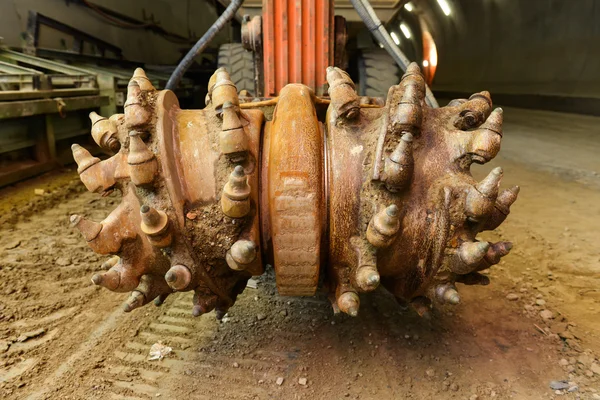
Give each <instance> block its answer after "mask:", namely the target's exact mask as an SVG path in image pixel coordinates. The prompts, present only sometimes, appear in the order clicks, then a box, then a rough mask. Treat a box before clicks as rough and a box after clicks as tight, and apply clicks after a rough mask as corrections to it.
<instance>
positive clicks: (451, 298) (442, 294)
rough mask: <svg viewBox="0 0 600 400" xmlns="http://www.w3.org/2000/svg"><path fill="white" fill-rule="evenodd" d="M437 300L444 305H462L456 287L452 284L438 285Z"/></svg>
mask: <svg viewBox="0 0 600 400" xmlns="http://www.w3.org/2000/svg"><path fill="white" fill-rule="evenodd" d="M435 294H436V297H437V299H438V300H439V301H440V302H442V303H448V304H453V305H456V304H458V303H460V295H459V294H458V290H456V287H455V286H454V285H452V284H450V283H446V284H442V285H438V286H437V287H436V289H435Z"/></svg>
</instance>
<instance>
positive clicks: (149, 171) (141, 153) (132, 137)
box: [127, 131, 158, 186]
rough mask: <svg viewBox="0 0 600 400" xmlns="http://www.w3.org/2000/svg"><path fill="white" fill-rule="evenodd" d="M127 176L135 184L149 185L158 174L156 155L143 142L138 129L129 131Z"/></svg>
mask: <svg viewBox="0 0 600 400" xmlns="http://www.w3.org/2000/svg"><path fill="white" fill-rule="evenodd" d="M127 164H128V165H129V176H130V177H131V181H132V182H133V183H134V184H135V185H136V186H145V185H150V184H152V183H153V182H154V179H155V178H156V175H157V174H158V162H157V161H156V156H155V155H154V153H153V152H152V151H150V149H149V148H148V146H146V144H145V143H144V141H143V140H142V138H141V137H140V134H139V132H138V131H131V132H129V155H128V156H127Z"/></svg>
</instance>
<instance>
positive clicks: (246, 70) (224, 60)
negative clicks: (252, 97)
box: [218, 43, 255, 94]
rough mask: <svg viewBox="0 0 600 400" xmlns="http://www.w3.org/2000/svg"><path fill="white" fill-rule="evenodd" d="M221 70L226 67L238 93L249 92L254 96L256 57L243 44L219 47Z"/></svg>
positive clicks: (228, 44) (229, 44)
mask: <svg viewBox="0 0 600 400" xmlns="http://www.w3.org/2000/svg"><path fill="white" fill-rule="evenodd" d="M218 64H219V68H221V67H225V69H227V72H229V76H230V77H231V81H232V82H233V83H234V84H235V86H236V87H237V90H238V92H239V91H241V90H244V89H245V90H247V91H249V92H250V93H251V94H254V92H255V88H254V55H253V53H252V52H250V51H248V50H246V49H244V48H243V47H242V44H241V43H227V44H222V45H221V46H220V47H219V56H218Z"/></svg>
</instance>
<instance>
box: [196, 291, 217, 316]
mask: <svg viewBox="0 0 600 400" xmlns="http://www.w3.org/2000/svg"><path fill="white" fill-rule="evenodd" d="M217 301H218V298H217V296H215V295H209V296H207V295H206V294H202V293H199V292H197V291H196V293H194V300H193V302H194V307H193V308H192V315H193V316H194V317H199V316H200V315H202V314H207V313H209V312H211V311H212V310H214V308H215V307H216V305H217Z"/></svg>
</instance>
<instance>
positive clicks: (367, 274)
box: [356, 265, 381, 292]
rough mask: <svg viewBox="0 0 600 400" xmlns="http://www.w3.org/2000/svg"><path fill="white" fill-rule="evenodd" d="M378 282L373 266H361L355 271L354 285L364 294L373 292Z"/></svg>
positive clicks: (378, 278)
mask: <svg viewBox="0 0 600 400" xmlns="http://www.w3.org/2000/svg"><path fill="white" fill-rule="evenodd" d="M380 280H381V277H380V276H379V272H378V271H377V267H375V266H373V265H365V266H361V267H359V268H358V269H357V270H356V284H357V286H358V287H359V288H360V289H361V290H363V291H365V292H370V291H373V290H375V289H376V288H377V286H379V282H380Z"/></svg>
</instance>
